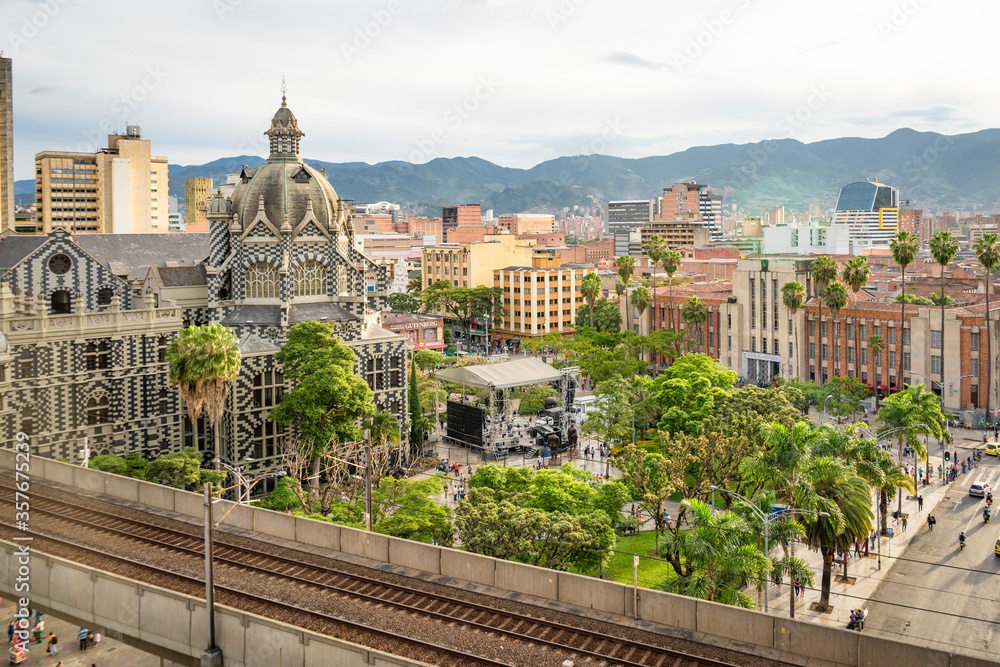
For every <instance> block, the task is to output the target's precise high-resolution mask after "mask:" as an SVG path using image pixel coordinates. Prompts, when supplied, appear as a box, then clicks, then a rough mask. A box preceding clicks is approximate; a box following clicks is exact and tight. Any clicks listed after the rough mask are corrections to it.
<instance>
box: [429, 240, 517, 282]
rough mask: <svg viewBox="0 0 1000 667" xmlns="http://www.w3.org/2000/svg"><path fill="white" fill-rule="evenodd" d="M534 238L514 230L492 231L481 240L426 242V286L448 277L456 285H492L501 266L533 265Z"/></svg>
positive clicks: (447, 279)
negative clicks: (515, 233) (520, 236)
mask: <svg viewBox="0 0 1000 667" xmlns="http://www.w3.org/2000/svg"><path fill="white" fill-rule="evenodd" d="M535 248H536V244H535V242H534V241H521V240H519V239H517V238H516V237H515V236H513V235H511V234H493V235H490V236H486V237H485V238H484V240H482V241H468V242H464V243H445V244H441V245H436V246H425V247H424V248H423V250H422V252H421V263H422V271H423V274H422V275H423V281H424V287H428V286H430V285H432V284H433V283H436V282H438V281H439V280H446V281H448V282H450V283H451V284H452V285H454V286H455V287H483V286H492V285H493V270H494V268H495V267H498V266H531V258H532V257H533V256H534V254H535Z"/></svg>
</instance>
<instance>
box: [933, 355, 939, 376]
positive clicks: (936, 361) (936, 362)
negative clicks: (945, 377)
mask: <svg viewBox="0 0 1000 667" xmlns="http://www.w3.org/2000/svg"><path fill="white" fill-rule="evenodd" d="M940 372H941V357H940V356H938V355H934V354H932V355H931V373H932V374H938V373H940Z"/></svg>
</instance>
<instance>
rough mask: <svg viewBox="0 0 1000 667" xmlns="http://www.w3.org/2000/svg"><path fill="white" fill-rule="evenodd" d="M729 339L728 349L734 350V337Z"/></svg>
mask: <svg viewBox="0 0 1000 667" xmlns="http://www.w3.org/2000/svg"><path fill="white" fill-rule="evenodd" d="M727 338H728V339H729V340H728V348H727V349H729V350H731V349H733V337H732V336H727Z"/></svg>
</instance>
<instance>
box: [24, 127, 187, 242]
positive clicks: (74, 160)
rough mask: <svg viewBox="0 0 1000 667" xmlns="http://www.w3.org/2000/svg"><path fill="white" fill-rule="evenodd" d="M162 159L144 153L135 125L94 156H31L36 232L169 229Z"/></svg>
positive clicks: (144, 142)
mask: <svg viewBox="0 0 1000 667" xmlns="http://www.w3.org/2000/svg"><path fill="white" fill-rule="evenodd" d="M167 179H168V173H167V158H165V157H158V156H154V155H151V154H150V145H149V140H148V139H143V138H142V132H141V130H140V129H139V126H138V125H129V126H128V129H127V130H126V133H125V134H124V135H118V134H111V135H108V147H107V148H104V149H101V150H100V151H98V152H97V153H68V152H61V151H44V152H42V153H38V154H36V155H35V201H36V202H37V204H38V224H37V227H38V231H40V232H42V233H44V234H48V233H49V232H50V231H52V230H53V229H54V228H56V227H64V228H66V229H67V230H69V231H70V232H75V233H88V232H98V233H114V234H130V233H135V234H149V233H159V232H166V231H168V230H169V222H170V214H169V203H170V202H169V194H168V182H167Z"/></svg>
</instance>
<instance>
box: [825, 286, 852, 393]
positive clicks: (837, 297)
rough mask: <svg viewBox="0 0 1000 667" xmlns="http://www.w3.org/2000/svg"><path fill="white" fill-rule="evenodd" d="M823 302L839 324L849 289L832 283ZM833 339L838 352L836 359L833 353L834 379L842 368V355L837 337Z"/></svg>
mask: <svg viewBox="0 0 1000 667" xmlns="http://www.w3.org/2000/svg"><path fill="white" fill-rule="evenodd" d="M822 301H823V303H825V304H826V307H827V308H829V309H830V315H831V316H832V317H833V321H834V322H837V321H838V320H840V311H841V310H843V309H844V307H845V306H846V305H847V288H846V287H844V284H843V283H838V282H832V283H830V284H829V285H827V287H826V289H825V290H823V299H822ZM831 337H832V338H833V340H834V345H833V346H832V347H833V349H834V350H838V354H837V355H836V357H837V358H836V359H834V358H833V356H834V355H833V354H832V351H831V356H830V375H831V376H832V377H836V376H837V375H838V373H837V372H836V371H837V370H838V367H839V366H840V354H839V350H840V345H839V344H838V343H839V341H838V340H837V338H836V336H835V335H832V334H831ZM835 364H836V366H835Z"/></svg>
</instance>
